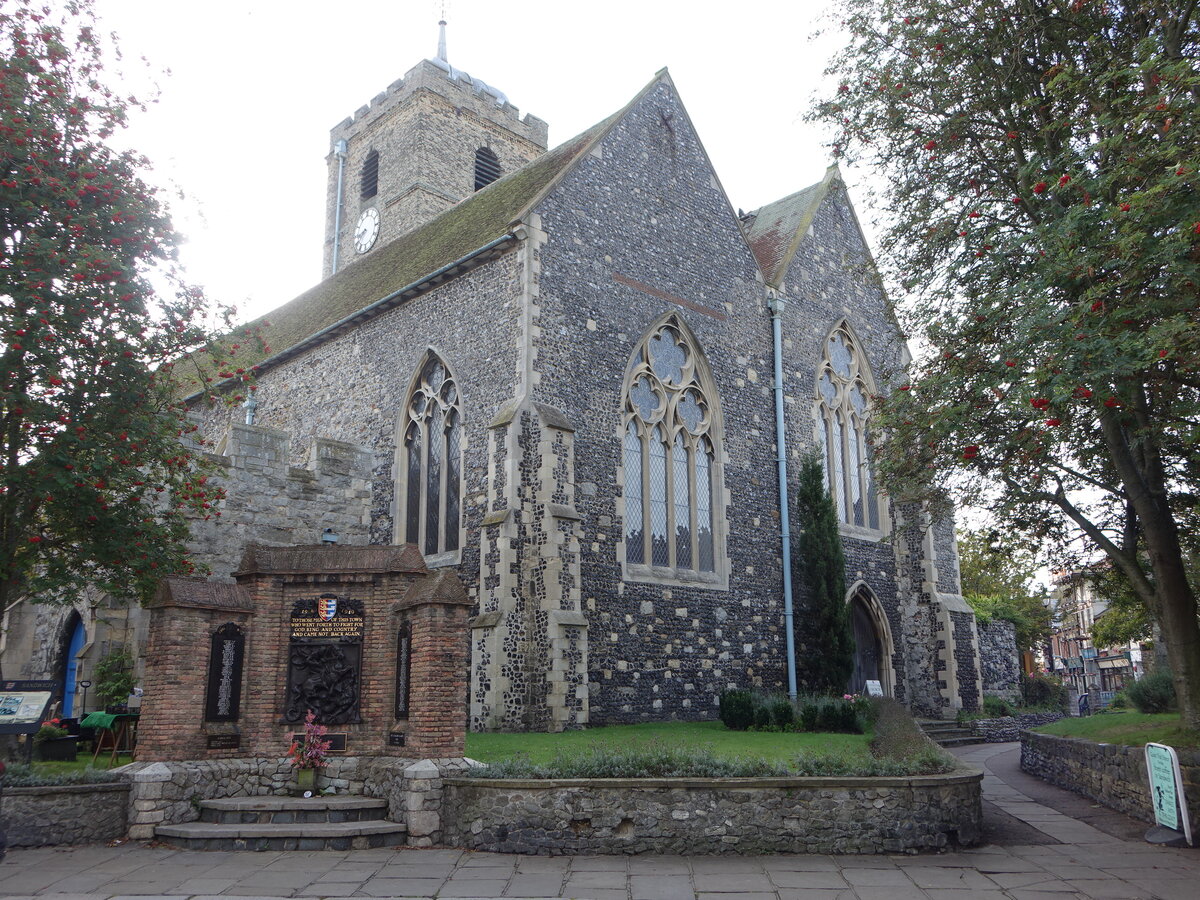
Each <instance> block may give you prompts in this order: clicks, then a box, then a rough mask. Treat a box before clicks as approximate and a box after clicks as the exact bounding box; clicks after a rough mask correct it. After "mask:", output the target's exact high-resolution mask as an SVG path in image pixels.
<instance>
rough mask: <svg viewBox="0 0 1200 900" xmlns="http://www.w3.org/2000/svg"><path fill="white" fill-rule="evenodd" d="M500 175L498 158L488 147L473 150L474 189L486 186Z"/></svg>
mask: <svg viewBox="0 0 1200 900" xmlns="http://www.w3.org/2000/svg"><path fill="white" fill-rule="evenodd" d="M499 177H500V160H499V159H497V158H496V154H495V153H493V152H492V149H491V148H490V147H480V148H479V149H478V150H476V151H475V190H479V189H480V188H484V187H487V186H488V185H489V184H491V183H492V182H493V181H495V180H496V179H497V178H499Z"/></svg>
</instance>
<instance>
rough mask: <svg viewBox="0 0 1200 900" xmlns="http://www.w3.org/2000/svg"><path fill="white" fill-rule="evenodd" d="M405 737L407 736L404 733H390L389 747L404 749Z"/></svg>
mask: <svg viewBox="0 0 1200 900" xmlns="http://www.w3.org/2000/svg"><path fill="white" fill-rule="evenodd" d="M404 737H405V735H404V732H403V731H391V732H388V746H389V747H403V746H404Z"/></svg>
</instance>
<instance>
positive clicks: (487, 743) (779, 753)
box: [467, 722, 870, 763]
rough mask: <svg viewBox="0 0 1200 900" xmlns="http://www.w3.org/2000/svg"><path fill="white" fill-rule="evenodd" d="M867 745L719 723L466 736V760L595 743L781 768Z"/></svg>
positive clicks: (861, 737)
mask: <svg viewBox="0 0 1200 900" xmlns="http://www.w3.org/2000/svg"><path fill="white" fill-rule="evenodd" d="M869 740H870V735H865V734H809V733H799V734H784V733H773V732H759V731H730V730H729V729H728V728H726V727H725V726H724V725H723V724H721V723H720V722H647V723H645V724H641V725H609V726H606V727H603V728H586V729H583V730H580V731H564V732H561V733H559V734H468V735H467V756H469V757H471V758H472V759H477V760H479V761H480V762H486V763H490V762H498V761H499V760H502V759H511V758H512V757H517V756H526V757H528V759H529V761H530V762H533V763H547V762H550V761H551V760H552V759H553V758H554V756H555V754H556V753H557V752H559V751H560V750H561V751H562V752H563V753H568V754H569V753H571V752H572V751H575V750H583V749H586V748H590V747H593V746H596V745H598V744H608V745H610V746H620V747H629V746H631V745H636V744H651V743H662V744H669V745H676V746H687V747H694V748H697V749H705V750H708V751H710V752H711V753H713V754H714V755H716V756H722V757H751V756H757V757H761V758H764V759H768V760H772V761H776V762H783V763H786V762H790V761H791V760H792V759H794V758H795V757H797V756H800V755H802V754H807V753H820V754H822V755H824V754H828V753H837V754H845V755H852V754H854V755H858V754H861V755H863V756H869V755H870V751H869V750H868V748H867V743H868V741H869Z"/></svg>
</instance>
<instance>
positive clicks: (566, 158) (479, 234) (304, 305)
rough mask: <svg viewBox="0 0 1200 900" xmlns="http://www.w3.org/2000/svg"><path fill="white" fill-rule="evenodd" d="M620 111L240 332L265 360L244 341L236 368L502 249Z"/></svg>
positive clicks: (273, 356)
mask: <svg viewBox="0 0 1200 900" xmlns="http://www.w3.org/2000/svg"><path fill="white" fill-rule="evenodd" d="M639 96H640V95H639ZM623 112H624V108H623V109H622V110H621V111H620V112H618V113H616V114H614V115H612V116H610V117H609V118H607V119H605V120H603V121H602V122H599V123H597V124H596V125H593V126H592V127H591V128H589V129H588V130H587V131H585V132H583V133H582V134H579V135H576V136H575V137H574V138H572V139H571V140H569V141H567V142H565V143H563V144H561V145H559V146H558V147H556V148H554V149H553V150H551V151H549V152H547V153H544V154H542V155H541V156H539V157H538V158H537V159H535V160H534V161H533V162H531V163H529V164H528V165H526V166H523V167H522V168H520V169H517V170H515V171H514V172H511V173H510V174H508V175H505V176H504V177H503V178H500V179H498V180H496V181H494V182H492V183H491V184H490V185H488V186H487V187H485V188H483V189H482V190H479V191H477V192H476V193H474V194H472V195H471V196H470V197H467V198H466V199H464V200H462V201H460V202H459V203H456V204H455V205H454V206H452V207H450V208H449V209H447V210H446V211H445V212H443V213H441V214H440V215H438V216H437V217H435V218H433V219H431V220H430V221H428V222H426V223H425V224H424V225H422V226H420V227H419V228H415V229H413V230H412V231H410V232H409V233H408V234H404V235H401V236H400V237H398V238H396V239H395V240H394V241H392V242H390V243H388V244H385V245H384V246H382V247H380V248H379V249H378V250H376V251H375V252H374V253H368V254H367V255H366V256H363V257H362V258H360V259H357V260H355V261H354V262H352V263H350V264H349V265H347V266H345V267H344V268H342V269H339V270H338V271H337V272H336V273H335V274H333V275H331V276H330V277H329V278H326V279H325V280H324V281H322V282H321V283H320V284H317V285H316V286H314V287H312V288H310V289H309V290H307V291H305V292H304V293H303V294H301V295H300V296H298V297H296V298H295V299H294V300H291V301H290V302H288V303H286V304H284V305H283V306H280V307H278V308H276V309H275V310H273V311H272V312H270V313H268V314H267V315H265V316H262V317H260V318H258V319H256V320H254V321H253V322H250V323H248V324H246V325H245V326H243V327H241V328H239V329H238V330H237V332H235V334H234V335H232V336H231V338H230V339H231V340H232V339H236V338H238V337H239V336H241V335H244V334H245V333H247V332H253V331H258V332H259V333H260V334H261V335H262V337H263V339H264V341H265V342H266V344H267V346H268V347H269V348H270V353H264V352H262V351H260V350H259V349H257V348H250V347H249V345H250V342H249V341H245V340H244V338H243V346H242V348H241V350H240V352H239V355H238V360H237V365H239V366H242V367H249V366H251V365H257V364H259V363H260V362H263V361H264V360H268V359H269V362H270V363H277V362H281V361H282V360H283V359H285V358H287V357H289V356H291V355H293V354H294V353H296V352H298V351H299V350H300V349H301V348H303V347H307V346H308V345H310V344H311V343H315V342H316V341H317V340H321V339H324V338H326V337H330V336H331V335H332V334H334V333H337V332H338V331H340V330H342V329H343V328H351V327H353V326H355V325H356V324H358V322H359V321H360V320H361V319H362V318H365V317H368V316H370V315H373V314H375V313H378V312H382V311H383V310H384V309H389V308H391V307H392V306H395V305H397V304H399V303H401V302H403V301H404V300H406V299H407V298H408V297H410V296H412V295H413V294H415V293H417V292H418V291H419V290H420V289H422V288H423V287H424V286H425V285H426V284H428V283H429V282H431V281H433V278H432V277H431V276H438V275H439V273H440V274H441V275H442V276H444V277H450V276H451V275H453V274H454V272H453V264H454V263H456V262H459V261H461V260H463V259H464V258H465V257H468V256H471V255H472V254H474V253H476V251H479V250H481V249H483V248H487V247H489V245H495V247H494V248H493V249H494V250H495V252H501V251H502V250H503V249H506V247H505V246H504V238H506V237H508V236H509V235H510V233H509V228H510V227H511V226H512V224H513V223H514V222H516V221H518V220H519V219H520V218H521V217H522V216H523V215H524V214H525V213H526V212H527V211H528V210H529V209H530V208H531V207H532V206H533V205H534V204H536V202H537V201H538V200H540V198H541V197H542V196H543V195H544V194H545V193H546V192H547V191H548V190H549V189H550V188H552V187H553V186H554V185H555V184H556V183H557V182H558V180H559V179H560V178H561V177H562V176H563V175H564V174H565V173H566V172H567V170H568V169H569V168H570V167H571V164H572V163H573V162H574V161H575V160H576V159H577V158H578V157H579V156H580V155H581V154H582V153H583V152H585V151H586V150H587V148H589V147H590V146H591V145H592V143H593V142H594V141H595V140H597V139H598V138H599V137H600V136H601V135H603V134H604V132H605V131H606V130H607V129H608V128H609V126H611V125H612V124H613V122H615V121H616V119H618V118H619V117H620V116H621V114H622V113H623ZM443 269H449V271H446V272H442V271H441V270H443ZM438 280H440V278H439V279H438ZM195 385H196V382H193V386H195Z"/></svg>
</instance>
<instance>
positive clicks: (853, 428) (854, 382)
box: [816, 327, 880, 530]
mask: <svg viewBox="0 0 1200 900" xmlns="http://www.w3.org/2000/svg"><path fill="white" fill-rule="evenodd" d="M869 378H870V372H869V370H868V368H867V364H866V361H865V360H864V359H863V356H862V353H861V351H859V349H858V345H857V343H856V342H855V340H854V338H853V337H851V335H850V333H849V332H848V331H847V330H846V329H845V328H844V327H839V328H838V329H837V330H835V331H834V333H833V334H832V335H831V336H830V337H829V339H828V340H827V341H826V342H825V358H824V360H823V362H822V363H821V368H820V374H819V375H818V376H817V403H816V418H817V437H818V440H819V441H820V444H821V454H822V458H823V459H824V462H825V472H826V475H827V477H828V480H829V492H830V494H832V495H833V499H834V502H835V503H836V504H837V510H838V517H839V518H840V519H841V521H842V522H844V523H846V524H847V525H858V526H860V527H863V528H872V529H876V530H878V529H879V527H880V526H879V502H878V497H877V496H876V493H875V480H874V478H873V477H872V475H871V461H870V444H871V440H870V434H869V431H868V429H867V418H868V416H867V412H868V410H867V407H868V402H867V398H868V397H870V391H869V390H868V388H867V380H868V379H869Z"/></svg>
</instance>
